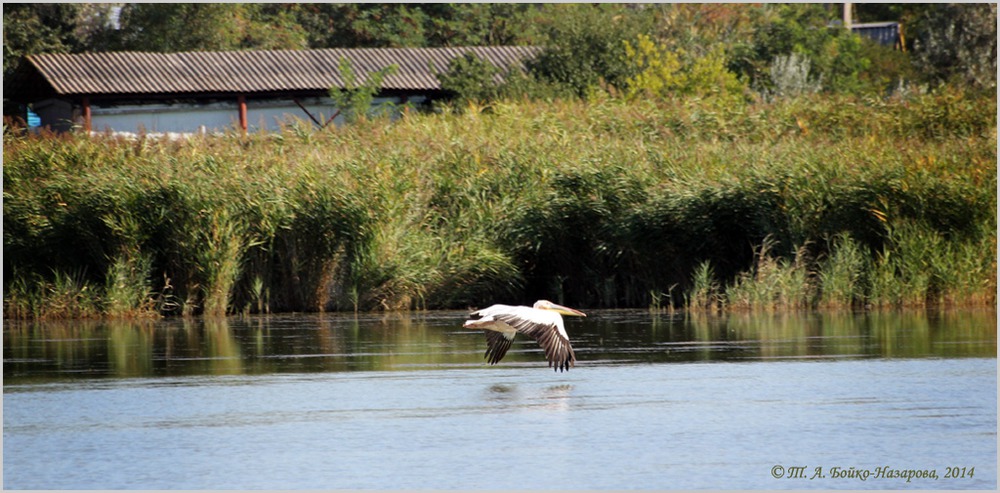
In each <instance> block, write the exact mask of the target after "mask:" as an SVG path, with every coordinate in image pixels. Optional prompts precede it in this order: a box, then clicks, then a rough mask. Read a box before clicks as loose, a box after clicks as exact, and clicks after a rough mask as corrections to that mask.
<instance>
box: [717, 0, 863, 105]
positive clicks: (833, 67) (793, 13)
mask: <svg viewBox="0 0 1000 493" xmlns="http://www.w3.org/2000/svg"><path fill="white" fill-rule="evenodd" d="M772 8H773V9H774V11H773V12H770V13H765V14H764V16H763V17H762V21H761V23H759V24H758V26H757V29H756V30H755V33H754V36H753V41H752V42H751V43H749V44H747V45H742V46H738V47H737V48H736V51H735V52H734V54H733V57H732V59H731V61H730V66H731V68H732V69H734V71H736V72H738V73H741V74H743V76H744V77H746V78H747V80H749V81H750V83H751V85H752V86H753V87H755V88H757V89H768V90H770V89H771V86H770V83H771V82H770V73H771V70H770V68H771V63H772V62H773V61H774V60H775V59H776V58H777V57H779V56H788V55H790V54H792V53H797V54H798V55H801V56H804V57H806V58H808V60H809V62H810V67H811V68H810V72H811V73H810V76H811V77H812V78H814V79H816V80H819V81H820V83H821V84H822V87H823V89H825V90H828V91H837V92H851V91H857V90H859V89H861V87H862V85H861V83H860V76H861V74H862V73H863V72H864V71H866V70H867V69H868V68H869V67H870V65H871V61H870V60H869V59H867V58H865V57H864V56H863V54H862V47H863V43H862V40H861V38H860V37H859V36H857V35H855V34H853V33H851V32H850V31H848V30H847V29H844V28H842V27H836V26H832V25H831V23H830V21H831V16H832V14H831V13H830V12H828V11H827V10H826V9H825V8H824V7H823V6H822V5H820V4H784V5H778V6H774V7H772Z"/></svg>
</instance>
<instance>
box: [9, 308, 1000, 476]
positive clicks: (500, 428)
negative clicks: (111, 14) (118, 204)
mask: <svg viewBox="0 0 1000 493" xmlns="http://www.w3.org/2000/svg"><path fill="white" fill-rule="evenodd" d="M589 315H590V316H589V317H588V318H587V319H585V320H578V319H576V320H568V321H567V329H568V331H569V332H570V334H571V337H572V339H573V344H574V347H575V348H576V352H577V357H578V359H579V361H578V363H577V366H576V367H575V368H574V369H572V370H571V371H569V372H567V373H555V372H552V371H551V370H550V369H548V368H547V367H546V366H545V362H544V360H543V357H542V354H541V353H540V350H539V349H538V347H537V346H536V345H534V343H533V342H530V341H524V342H523V343H515V345H514V347H513V348H512V349H511V351H510V353H509V354H508V355H507V357H506V358H505V359H504V361H502V362H501V364H500V365H498V366H495V367H490V366H488V365H484V364H483V363H482V354H483V352H484V351H485V341H484V338H483V337H482V335H480V334H477V333H473V332H469V331H465V330H463V329H461V320H462V317H463V314H462V313H459V312H430V313H420V314H415V315H389V316H386V317H381V316H371V315H369V316H361V317H354V316H353V315H351V316H343V315H337V316H330V315H327V316H313V315H309V316H307V315H295V316H276V317H261V318H249V319H229V320H224V321H204V320H187V321H184V320H170V321H165V322H155V323H140V324H106V323H79V322H77V323H71V324H48V325H42V326H38V325H30V324H23V325H22V324H11V323H7V324H5V327H4V398H3V401H4V402H3V410H4V445H3V447H4V471H3V472H4V476H3V477H4V479H3V481H4V488H5V489H36V488H37V489H258V488H268V489H300V488H310V489H340V488H345V489H362V488H365V489H367V488H372V489H396V488H421V489H458V488H461V489H522V488H530V489H587V488H596V489H632V488H638V489H675V488H723V489H742V488H750V489H781V488H794V489H803V488H809V489H812V488H816V489H895V488H925V489H995V488H996V487H997V479H996V478H997V473H996V464H997V448H996V445H997V435H996V432H997V407H996V406H997V365H996V313H995V311H987V312H976V311H966V312H949V313H941V314H935V315H932V316H927V315H925V314H922V313H921V314H907V313H887V314H867V315H866V314H856V315H817V314H809V315H754V316H751V315H734V316H730V317H727V318H696V319H693V320H692V319H688V320H685V319H683V318H682V317H670V316H666V315H662V316H660V315H651V314H649V313H647V312H639V311H608V312H594V313H590V314H589ZM931 474H936V476H937V479H934V478H926V477H919V476H922V475H931ZM897 476H902V477H897ZM907 476H911V477H910V478H909V481H907ZM912 476H918V477H912ZM946 476H953V477H946Z"/></svg>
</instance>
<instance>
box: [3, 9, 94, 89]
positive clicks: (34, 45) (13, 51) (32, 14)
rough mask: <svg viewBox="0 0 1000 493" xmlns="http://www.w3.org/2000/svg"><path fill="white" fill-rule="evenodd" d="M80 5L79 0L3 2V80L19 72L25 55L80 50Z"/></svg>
mask: <svg viewBox="0 0 1000 493" xmlns="http://www.w3.org/2000/svg"><path fill="white" fill-rule="evenodd" d="M80 8H81V6H80V4H60V3H4V4H3V74H4V80H6V79H7V78H8V77H10V76H11V75H12V74H13V73H14V72H16V70H17V68H18V67H19V66H20V64H21V60H22V59H23V57H24V56H26V55H34V54H38V53H72V52H76V51H79V50H80V49H81V48H82V46H81V44H80V43H79V40H78V38H77V36H76V33H75V30H76V26H77V17H78V15H79V13H80Z"/></svg>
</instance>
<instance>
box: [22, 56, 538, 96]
mask: <svg viewBox="0 0 1000 493" xmlns="http://www.w3.org/2000/svg"><path fill="white" fill-rule="evenodd" d="M467 51H471V52H473V53H475V54H476V55H478V56H479V57H480V58H482V59H484V60H486V61H488V62H490V63H492V64H493V65H495V66H497V67H501V68H504V69H506V68H508V67H512V66H513V67H521V66H523V63H524V61H525V60H527V59H528V58H530V57H532V56H534V55H535V54H537V53H538V52H539V51H540V48H537V47H530V46H477V47H463V48H350V49H348V48H342V49H337V48H333V49H321V50H262V51H225V52H220V51H214V52H213V51H205V52H182V53H144V52H108V53H80V54H72V55H70V54H45V55H32V56H29V57H28V61H29V62H30V63H31V64H32V66H34V67H35V69H37V70H38V72H39V74H41V76H42V77H43V78H44V79H45V80H46V81H47V82H48V83H49V84H51V85H52V87H53V89H54V90H55V91H56V93H57V94H60V95H82V94H87V95H113V94H178V93H257V92H281V91H315V90H327V89H329V88H331V87H334V86H336V87H344V81H343V79H342V78H341V75H340V71H339V70H338V63H339V62H340V59H341V58H346V59H348V60H350V61H351V66H352V68H353V69H354V72H355V73H356V74H357V75H358V76H359V78H360V79H362V80H363V79H364V77H365V76H366V75H367V74H369V73H372V72H375V71H378V70H381V69H383V68H385V67H387V66H389V65H393V64H395V65H397V66H398V70H397V71H396V73H395V74H393V75H390V76H388V77H386V78H385V79H384V81H383V83H382V89H383V90H435V89H440V84H439V83H438V80H437V77H435V76H434V74H433V72H431V70H430V68H429V63H430V62H432V61H433V63H434V66H435V68H436V69H437V70H439V71H444V70H445V69H446V68H447V67H448V63H449V62H450V61H451V60H452V59H454V58H455V57H458V56H460V55H462V54H463V53H465V52H467Z"/></svg>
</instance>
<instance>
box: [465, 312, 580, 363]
mask: <svg viewBox="0 0 1000 493" xmlns="http://www.w3.org/2000/svg"><path fill="white" fill-rule="evenodd" d="M475 315H480V316H482V317H483V318H484V319H485V318H487V317H490V318H492V319H493V320H497V321H500V322H503V323H505V324H507V325H508V326H510V327H511V328H513V329H514V330H516V331H518V332H520V333H522V334H524V335H526V336H529V337H531V338H532V339H534V340H535V341H537V342H538V345H539V346H542V349H543V350H544V351H545V359H547V360H548V361H549V366H550V367H552V368H553V369H554V370H558V371H563V370H569V368H570V367H571V366H573V365H574V363H576V355H575V354H573V347H572V346H570V344H569V336H568V335H567V334H566V330H565V329H564V328H563V323H562V317H561V316H559V314H558V313H556V312H552V311H547V310H538V309H535V308H530V307H527V306H507V305H493V306H491V307H489V308H484V309H482V310H479V311H478V312H476V313H475ZM487 334H488V335H487V338H488V339H489V338H490V337H491V336H490V335H489V334H491V332H487ZM498 336H500V337H504V336H501V335H499V334H498ZM493 337H496V336H493ZM511 339H513V337H511ZM507 345H508V347H509V345H510V342H508V343H507ZM504 352H506V349H504ZM487 354H489V352H487ZM501 354H502V353H501ZM497 361H499V359H497Z"/></svg>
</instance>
